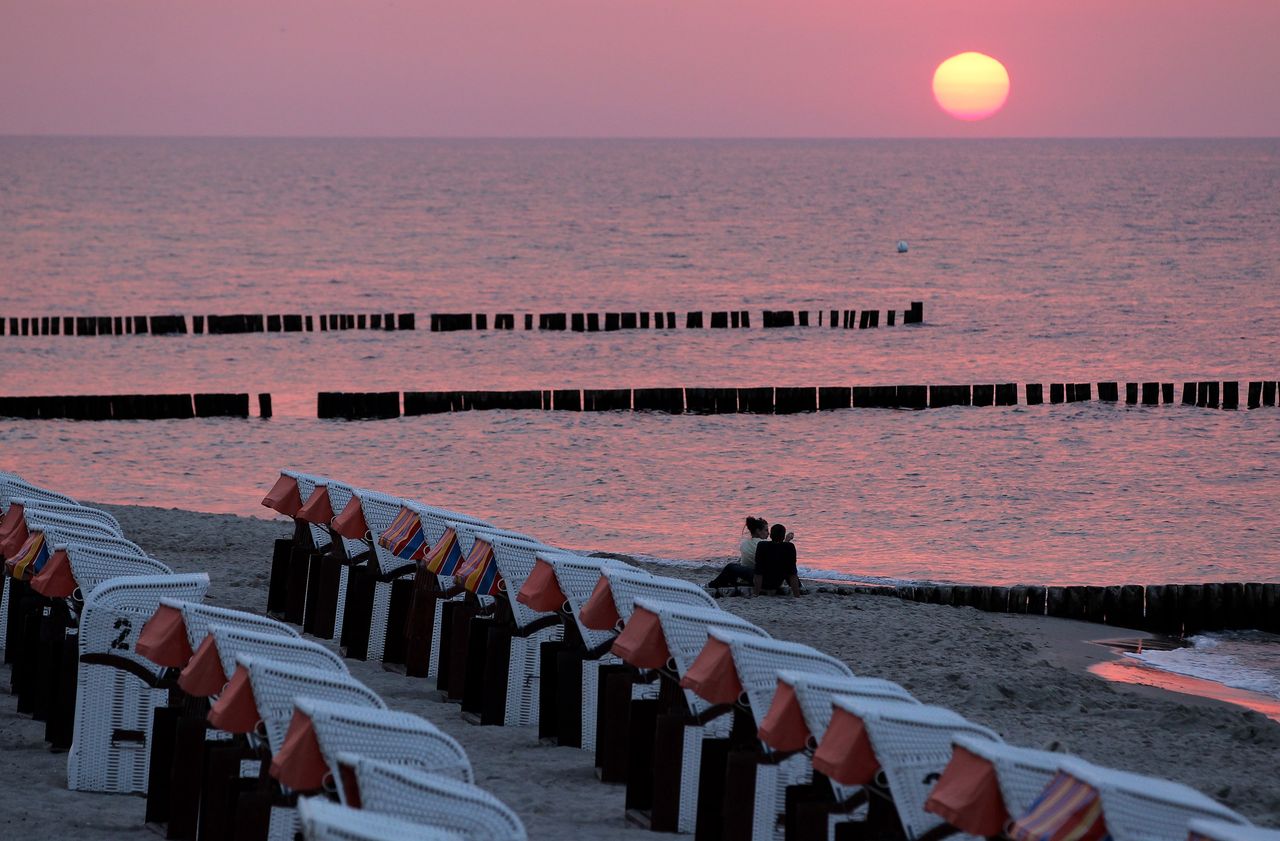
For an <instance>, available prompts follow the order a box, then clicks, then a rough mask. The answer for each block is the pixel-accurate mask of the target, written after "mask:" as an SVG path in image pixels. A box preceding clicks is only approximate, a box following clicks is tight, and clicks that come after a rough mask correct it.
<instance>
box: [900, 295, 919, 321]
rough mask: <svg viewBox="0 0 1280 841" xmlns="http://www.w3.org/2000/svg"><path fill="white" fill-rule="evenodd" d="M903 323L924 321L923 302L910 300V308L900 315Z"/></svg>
mask: <svg viewBox="0 0 1280 841" xmlns="http://www.w3.org/2000/svg"><path fill="white" fill-rule="evenodd" d="M902 323H903V324H922V323H924V302H923V301H912V302H911V309H909V310H907V311H906V313H904V315H903V317H902Z"/></svg>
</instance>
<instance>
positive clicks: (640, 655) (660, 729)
mask: <svg viewBox="0 0 1280 841" xmlns="http://www.w3.org/2000/svg"><path fill="white" fill-rule="evenodd" d="M712 628H718V629H721V630H728V631H736V632H738V633H743V634H753V635H758V636H760V637H765V638H767V637H768V636H769V635H768V634H767V633H766V632H765V631H764V630H762V629H760V628H758V627H756V626H755V625H753V624H751V623H750V622H748V621H747V620H745V619H742V618H740V617H738V616H736V615H734V614H732V613H728V612H727V611H724V610H721V609H719V607H715V608H710V607H704V606H694V605H688V604H680V603H675V602H665V601H659V600H656V599H650V598H644V597H639V598H636V599H635V600H634V602H633V610H632V613H631V616H630V618H629V619H628V621H627V624H626V627H625V628H624V629H623V631H622V633H621V634H620V635H619V636H618V637H617V639H615V640H614V644H613V653H614V654H615V655H617V656H619V657H621V658H622V660H623V661H624V662H626V663H628V664H629V665H632V666H634V667H636V668H639V669H657V670H660V673H661V675H662V678H663V679H664V680H667V681H670V682H671V684H672V685H673V687H678V686H679V681H680V678H681V676H682V675H683V674H684V673H685V671H686V670H687V669H688V668H689V667H690V666H691V665H692V664H693V662H694V661H695V660H696V659H697V657H698V654H699V653H700V652H701V651H702V649H703V647H704V646H705V645H706V642H707V637H708V634H709V633H710V630H711V629H712ZM661 694H662V693H660V696H661ZM667 698H668V702H667V703H666V704H663V703H661V701H660V702H659V708H658V710H657V711H656V712H657V718H656V721H655V727H654V733H653V735H652V744H653V751H652V760H651V763H650V764H651V765H652V769H653V773H652V780H648V779H640V780H638V781H633V780H632V779H631V778H630V777H628V780H627V783H628V792H629V793H630V792H631V787H632V786H633V785H634V784H635V783H637V782H638V783H639V785H640V787H641V791H642V792H644V791H646V788H645V787H646V786H651V789H649V790H651V792H652V796H651V798H649V799H650V801H651V805H650V807H649V810H648V817H649V824H650V828H651V829H654V830H659V831H674V832H694V831H695V829H696V827H697V821H698V806H699V794H700V790H699V786H698V780H699V777H700V774H701V768H702V756H703V753H704V752H706V751H707V750H712V751H714V750H716V749H718V748H720V747H727V740H728V738H729V735H730V729H731V725H732V723H733V719H734V717H733V716H730V715H723V714H722V713H723V712H725V711H726V709H725V708H722V707H715V706H714V705H712V704H711V703H709V702H707V701H705V700H703V699H702V698H700V697H699V696H698V695H697V694H695V693H694V692H692V691H691V690H688V689H679V690H678V692H677V693H676V694H675V697H674V698H672V697H671V695H670V693H668V694H667ZM704 740H717V741H714V742H711V741H704ZM640 744H643V742H640ZM702 794H704V795H710V794H711V793H710V792H702ZM644 799H645V798H644V794H643V793H642V794H639V795H635V796H632V797H630V800H631V802H632V803H633V804H635V803H642V802H643V801H644ZM702 799H704V800H707V799H708V798H707V796H704V797H703V798H702ZM711 799H714V796H713V795H712V796H711ZM704 805H706V804H704ZM710 805H711V806H712V807H713V808H714V807H718V806H719V804H718V803H711V804H710ZM633 808H635V809H636V810H637V812H638V813H639V814H638V815H637V817H642V816H643V812H644V810H645V807H644V806H634V807H633Z"/></svg>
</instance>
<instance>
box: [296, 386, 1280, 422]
mask: <svg viewBox="0 0 1280 841" xmlns="http://www.w3.org/2000/svg"><path fill="white" fill-rule="evenodd" d="M1094 385H1095V384H1093V383H1049V384H1048V392H1049V401H1048V402H1049V403H1050V404H1058V403H1079V402H1082V401H1087V400H1094V397H1093V395H1094V394H1095V389H1094ZM1096 386H1097V388H1096V394H1097V398H1096V402H1101V403H1117V404H1118V403H1119V402H1120V400H1119V396H1118V395H1119V394H1120V383H1116V382H1102V383H1097V384H1096ZM1045 390H1046V389H1045V384H1044V383H1026V384H1025V385H1022V386H1019V385H1018V384H1017V383H977V384H970V385H896V386H894V385H890V386H802V387H789V386H779V387H769V386H765V387H751V388H684V387H675V388H604V389H592V388H588V389H537V390H535V389H527V390H520V391H406V392H403V394H402V395H401V394H400V393H398V392H378V393H365V392H323V393H321V394H320V395H318V398H317V416H318V417H321V418H343V419H347V420H361V419H375V418H393V417H399V416H400V415H401V414H403V415H433V414H443V413H446V412H467V411H484V410H491V409H507V410H540V411H570V412H632V411H634V412H665V413H667V414H673V415H679V414H695V415H720V414H765V415H788V414H798V413H802V412H826V411H834V410H840V409H908V410H923V409H941V408H946V407H951V406H969V407H979V408H981V407H987V406H995V407H999V406H1017V405H1019V392H1021V394H1022V397H1023V398H1024V400H1025V403H1026V404H1027V405H1032V406H1034V405H1040V404H1043V403H1045V400H1044V393H1045ZM1277 390H1278V389H1277V382H1276V381H1274V380H1267V381H1263V380H1256V381H1252V382H1250V383H1248V395H1249V398H1248V403H1247V405H1248V408H1250V409H1257V408H1261V407H1263V406H1275V405H1276V404H1277ZM1239 392H1240V388H1239V383H1238V382H1235V381H1225V382H1190V383H1185V384H1184V385H1183V391H1182V399H1181V401H1178V400H1176V399H1175V396H1176V395H1175V384H1174V383H1160V382H1148V383H1136V382H1135V383H1126V384H1125V394H1126V398H1125V400H1124V403H1125V404H1126V405H1135V406H1138V405H1141V406H1157V405H1174V404H1177V405H1183V406H1194V407H1199V408H1209V409H1226V410H1233V409H1239V408H1240V404H1239V400H1238V395H1239Z"/></svg>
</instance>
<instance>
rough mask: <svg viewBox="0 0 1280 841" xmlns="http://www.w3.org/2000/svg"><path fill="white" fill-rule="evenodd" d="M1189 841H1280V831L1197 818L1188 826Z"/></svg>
mask: <svg viewBox="0 0 1280 841" xmlns="http://www.w3.org/2000/svg"><path fill="white" fill-rule="evenodd" d="M1187 841H1280V829H1263V828H1262V827H1260V826H1252V825H1244V824H1238V823H1232V822H1230V821H1215V820H1209V819H1206V818H1196V819H1195V820H1192V821H1190V822H1189V823H1188V824H1187Z"/></svg>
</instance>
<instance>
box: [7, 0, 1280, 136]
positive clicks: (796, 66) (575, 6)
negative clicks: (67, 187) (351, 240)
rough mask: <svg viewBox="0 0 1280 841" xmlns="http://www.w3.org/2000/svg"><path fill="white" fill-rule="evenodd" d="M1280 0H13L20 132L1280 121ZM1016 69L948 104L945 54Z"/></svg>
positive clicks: (503, 132)
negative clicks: (952, 112) (980, 104)
mask: <svg viewBox="0 0 1280 841" xmlns="http://www.w3.org/2000/svg"><path fill="white" fill-rule="evenodd" d="M1277 39H1280V0H969V1H968V2H965V1H964V0H948V1H947V2H943V0H894V2H888V0H879V1H878V2H871V0H866V2H860V1H859V0H450V1H449V2H438V1H437V0H396V2H381V0H0V133H4V134H46V133H52V134H181V135H205V134H211V135H344V136H353V135H354V136H387V135H394V136H592V137H595V136H605V137H609V136H628V137H635V136H675V137H725V136H741V137H902V136H948V137H965V136H970V137H972V136H1206V135H1207V136H1237V135H1249V136H1259V135H1262V136H1276V135H1280V90H1278V89H1277V84H1280V58H1278V57H1277V56H1280V48H1277V44H1278V43H1280V41H1278V40H1277ZM965 50H977V51H980V52H985V53H988V54H990V55H993V56H995V57H996V58H998V59H1000V60H1001V61H1002V62H1004V64H1005V65H1006V66H1007V67H1008V69H1009V74H1010V76H1011V78H1012V92H1011V94H1010V97H1009V102H1008V104H1007V105H1006V106H1005V108H1004V110H1003V111H1002V112H1001V113H999V114H997V115H996V116H994V117H992V118H990V119H988V120H986V121H983V122H978V123H973V124H965V123H961V122H959V121H957V120H954V119H952V118H950V117H947V116H946V115H944V114H943V113H942V112H941V111H939V110H938V108H937V106H936V105H935V104H934V102H933V98H932V95H931V93H930V89H929V82H930V78H931V76H932V73H933V69H934V67H935V66H936V65H937V64H938V62H940V61H942V60H943V59H945V58H947V57H948V56H951V55H953V54H955V53H958V52H963V51H965Z"/></svg>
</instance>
